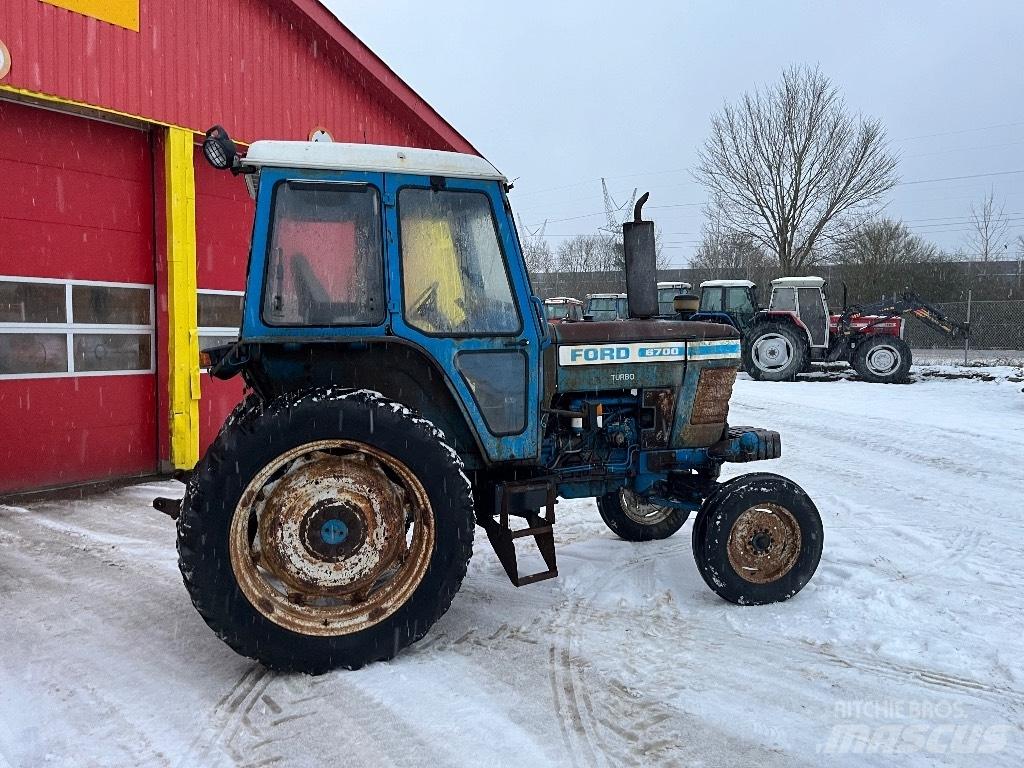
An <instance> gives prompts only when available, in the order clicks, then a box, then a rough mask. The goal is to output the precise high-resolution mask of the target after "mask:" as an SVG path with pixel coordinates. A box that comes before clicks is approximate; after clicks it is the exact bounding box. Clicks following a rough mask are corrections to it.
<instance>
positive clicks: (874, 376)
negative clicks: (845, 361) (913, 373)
mask: <svg viewBox="0 0 1024 768" xmlns="http://www.w3.org/2000/svg"><path fill="white" fill-rule="evenodd" d="M912 362H913V355H912V353H911V351H910V345H909V344H907V342H905V341H904V340H903V339H901V338H900V337H899V336H881V335H878V336H868V337H867V338H866V339H864V340H863V341H861V342H860V343H859V344H858V345H857V347H856V349H854V350H853V359H852V360H851V361H850V363H851V364H852V365H853V369H854V370H855V371H856V372H857V375H858V376H860V377H861V378H862V379H864V381H869V382H871V383H873V384H900V383H903V382H905V381H906V380H907V379H908V378H909V375H910V364H911V363H912Z"/></svg>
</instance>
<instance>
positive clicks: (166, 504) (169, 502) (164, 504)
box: [153, 496, 181, 520]
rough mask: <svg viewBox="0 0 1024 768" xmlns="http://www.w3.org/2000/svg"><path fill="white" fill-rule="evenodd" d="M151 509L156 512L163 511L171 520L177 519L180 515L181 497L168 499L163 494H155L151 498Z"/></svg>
mask: <svg viewBox="0 0 1024 768" xmlns="http://www.w3.org/2000/svg"><path fill="white" fill-rule="evenodd" d="M153 509H155V510H156V511H157V512H163V513H164V514H165V515H167V516H168V517H169V518H171V520H177V519H178V517H179V516H180V515H181V499H168V498H165V497H163V496H157V497H156V498H155V499H153Z"/></svg>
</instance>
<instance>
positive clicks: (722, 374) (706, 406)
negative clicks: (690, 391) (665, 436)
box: [690, 366, 736, 424]
mask: <svg viewBox="0 0 1024 768" xmlns="http://www.w3.org/2000/svg"><path fill="white" fill-rule="evenodd" d="M735 382H736V369H735V368H733V367H732V366H728V367H725V368H705V369H704V370H703V371H701V372H700V380H699V381H698V382H697V394H696V396H694V398H693V412H692V414H691V415H690V423H691V424H721V423H723V422H724V421H725V420H726V419H727V418H728V416H729V398H730V397H732V385H733V384H734V383H735Z"/></svg>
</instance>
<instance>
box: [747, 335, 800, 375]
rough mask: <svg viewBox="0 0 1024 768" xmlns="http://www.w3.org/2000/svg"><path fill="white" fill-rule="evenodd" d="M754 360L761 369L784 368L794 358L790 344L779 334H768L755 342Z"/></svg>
mask: <svg viewBox="0 0 1024 768" xmlns="http://www.w3.org/2000/svg"><path fill="white" fill-rule="evenodd" d="M753 356H754V360H755V362H756V363H757V365H758V367H759V368H763V369H765V370H775V369H778V368H784V367H785V366H786V365H788V364H789V360H790V358H791V357H792V351H791V350H790V346H789V342H788V341H787V340H786V339H785V338H783V337H782V336H780V335H778V334H774V333H772V334H766V335H764V336H762V337H761V338H760V339H758V340H757V341H756V342H754V350H753Z"/></svg>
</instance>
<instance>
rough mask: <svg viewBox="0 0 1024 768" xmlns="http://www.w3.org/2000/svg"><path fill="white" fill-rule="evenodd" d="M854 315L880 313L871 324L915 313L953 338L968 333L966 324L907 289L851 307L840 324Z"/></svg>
mask: <svg viewBox="0 0 1024 768" xmlns="http://www.w3.org/2000/svg"><path fill="white" fill-rule="evenodd" d="M854 315H879V316H880V317H879V319H878V320H876V321H875V322H874V323H872V324H871V325H876V324H877V323H881V322H885V321H886V320H888V319H889V318H891V317H902V316H904V315H913V316H914V317H916V318H917V319H918V320H920V321H921V322H922V323H924V324H925V325H927V326H928V327H929V328H931V329H933V330H936V331H939V332H940V333H944V334H946V335H947V336H952V337H953V338H956V337H957V336H958V335H960V334H966V333H967V331H968V327H967V326H966V325H964V324H963V323H960V322H958V321H956V320H953V319H951V318H949V317H947V316H946V314H945V313H944V312H942V311H941V310H940V309H939V308H938V307H936V306H935V305H933V304H929V303H928V302H927V301H925V300H924V299H922V298H921V297H920V296H918V295H917V294H916V293H914V292H913V291H905V292H904V293H903V294H902V295H900V296H893V297H891V298H889V299H883V300H882V301H878V302H875V303H874V304H866V305H856V306H853V307H850V308H849V309H848V310H847V311H846V312H844V313H843V315H842V317H841V319H840V325H843V321H846V324H848V323H849V319H850V318H851V317H853V316H854ZM868 327H871V326H868Z"/></svg>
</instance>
